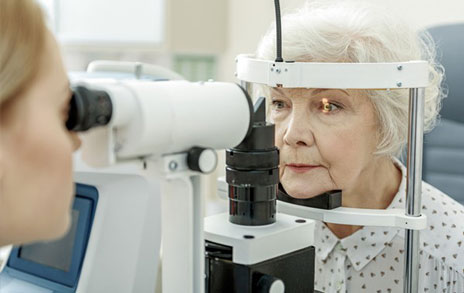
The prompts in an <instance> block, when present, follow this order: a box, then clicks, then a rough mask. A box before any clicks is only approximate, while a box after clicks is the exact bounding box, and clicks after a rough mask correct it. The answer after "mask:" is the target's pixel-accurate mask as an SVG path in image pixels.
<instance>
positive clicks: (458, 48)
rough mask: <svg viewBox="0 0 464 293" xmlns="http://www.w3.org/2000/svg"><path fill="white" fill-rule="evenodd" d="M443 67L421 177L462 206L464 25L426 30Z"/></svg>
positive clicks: (463, 167) (463, 201) (427, 135)
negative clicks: (442, 94) (442, 91)
mask: <svg viewBox="0 0 464 293" xmlns="http://www.w3.org/2000/svg"><path fill="white" fill-rule="evenodd" d="M428 31H429V32H430V34H431V35H432V37H433V39H434V41H435V43H436V45H437V53H438V61H439V62H440V63H441V64H442V65H443V66H444V68H445V81H444V86H445V87H447V88H448V91H449V92H448V97H447V98H445V99H444V100H443V107H442V110H441V112H440V114H441V119H440V122H439V123H438V125H437V127H436V128H435V129H434V130H433V131H432V132H430V133H428V134H426V135H425V136H424V161H423V178H424V180H425V181H426V182H428V183H430V184H432V185H433V186H435V187H437V188H438V189H440V190H442V191H443V192H445V193H446V194H448V195H449V196H451V197H453V198H454V199H455V200H456V201H458V202H460V203H461V204H464V23H460V24H451V25H441V26H436V27H432V28H429V29H428Z"/></svg>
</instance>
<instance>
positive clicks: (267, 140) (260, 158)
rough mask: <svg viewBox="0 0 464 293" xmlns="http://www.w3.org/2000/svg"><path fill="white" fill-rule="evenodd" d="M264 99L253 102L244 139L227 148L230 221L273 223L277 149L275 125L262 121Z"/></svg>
mask: <svg viewBox="0 0 464 293" xmlns="http://www.w3.org/2000/svg"><path fill="white" fill-rule="evenodd" d="M265 114H266V112H265V100H264V99H262V98H260V99H259V100H258V102H257V103H256V105H255V113H254V115H253V126H252V130H251V132H250V133H249V134H248V135H247V136H246V137H245V139H244V140H243V141H242V142H241V143H240V145H238V146H236V147H235V148H233V149H229V150H227V151H226V181H227V183H228V184H229V221H230V222H232V223H234V224H239V225H246V226H258V225H267V224H271V223H274V222H275V221H276V219H275V213H276V198H277V190H278V188H277V187H278V183H279V151H278V149H277V148H276V147H275V145H274V131H275V126H274V124H270V123H266V122H265Z"/></svg>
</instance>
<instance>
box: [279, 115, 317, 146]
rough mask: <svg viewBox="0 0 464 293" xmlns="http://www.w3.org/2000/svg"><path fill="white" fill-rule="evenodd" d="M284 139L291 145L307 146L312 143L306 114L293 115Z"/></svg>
mask: <svg viewBox="0 0 464 293" xmlns="http://www.w3.org/2000/svg"><path fill="white" fill-rule="evenodd" d="M284 141H285V143H286V144H288V145H290V146H293V147H301V146H308V147H309V146H312V145H313V144H314V136H313V132H312V130H311V127H310V125H309V121H308V117H307V116H305V117H299V116H293V117H292V118H291V120H290V122H289V124H288V125H287V129H286V131H285V135H284Z"/></svg>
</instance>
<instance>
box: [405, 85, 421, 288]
mask: <svg viewBox="0 0 464 293" xmlns="http://www.w3.org/2000/svg"><path fill="white" fill-rule="evenodd" d="M424 103H425V89H424V88H412V89H410V90H409V130H408V157H407V183H406V215H408V216H420V214H421V189H422V148H423V138H424ZM404 246H405V259H404V292H407V293H413V292H414V293H416V292H418V290H419V287H418V286H419V231H418V230H409V229H406V231H405V243H404Z"/></svg>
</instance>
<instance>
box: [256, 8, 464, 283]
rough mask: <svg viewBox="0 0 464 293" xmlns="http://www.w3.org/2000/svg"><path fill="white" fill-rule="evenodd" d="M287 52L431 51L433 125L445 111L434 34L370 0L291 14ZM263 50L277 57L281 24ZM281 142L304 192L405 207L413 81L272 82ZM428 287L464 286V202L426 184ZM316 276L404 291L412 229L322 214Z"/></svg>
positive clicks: (301, 56) (285, 173) (428, 122)
mask: <svg viewBox="0 0 464 293" xmlns="http://www.w3.org/2000/svg"><path fill="white" fill-rule="evenodd" d="M282 37H283V50H282V52H283V58H284V60H292V61H299V62H355V63H357V62H399V61H410V60H419V59H422V60H427V61H428V62H429V63H430V86H429V87H428V88H427V89H426V98H425V121H424V127H425V130H426V131H429V130H431V129H432V128H433V126H434V124H435V123H436V120H437V117H438V113H439V110H440V104H441V99H442V98H443V92H442V89H441V87H440V84H441V82H442V79H443V69H442V67H441V66H440V65H439V64H437V63H436V62H435V59H434V58H435V55H434V44H433V42H432V40H431V38H430V36H429V35H428V34H425V33H424V34H421V36H418V35H417V33H416V32H415V31H414V30H413V29H411V28H409V27H408V26H407V25H406V24H404V23H402V22H401V21H399V20H398V19H397V18H395V17H391V16H389V15H388V13H386V12H384V11H382V10H380V9H377V8H375V7H371V6H370V5H369V4H368V3H366V2H364V3H356V2H352V1H337V2H336V3H333V2H330V1H329V2H327V1H325V2H322V3H318V2H309V3H308V4H307V5H306V6H304V7H303V8H301V9H300V10H298V11H297V12H295V13H293V14H289V15H286V16H285V17H284V18H283V19H282ZM257 57H258V58H261V59H266V60H274V58H275V29H274V28H273V27H272V28H271V29H270V30H269V32H268V33H267V34H266V35H265V37H264V38H263V40H262V41H261V43H260V44H259V46H258V49H257ZM264 90H265V91H266V92H267V95H268V96H270V97H271V99H272V105H271V106H270V108H271V115H270V117H271V120H272V121H273V122H274V123H275V124H276V145H277V146H278V147H279V148H280V155H281V156H280V160H281V161H280V168H281V169H280V180H281V183H282V186H283V187H284V189H285V190H286V192H287V193H288V194H289V195H291V196H293V197H296V198H310V197H313V196H316V195H318V194H321V193H323V192H326V191H329V190H333V189H342V191H343V198H342V205H343V206H344V207H353V208H371V209H391V208H404V206H405V188H406V178H405V176H406V170H405V167H404V166H403V165H402V164H401V162H400V161H399V160H398V159H397V158H398V156H399V155H400V154H401V152H402V150H403V149H404V147H405V145H406V143H407V128H408V102H409V99H408V95H409V92H408V90H404V89H402V90H390V91H387V90H342V89H340V90H327V89H301V88H295V89H289V88H271V89H269V88H265V89H264ZM422 213H423V214H425V215H427V221H428V224H427V229H425V230H423V231H421V232H420V271H419V292H464V208H463V207H462V206H461V205H460V204H459V203H457V202H456V201H454V200H453V199H451V198H450V197H449V196H447V195H446V194H443V193H442V192H441V191H439V190H437V189H436V188H434V187H433V186H431V185H429V184H427V183H426V182H423V183H422ZM316 223H317V224H316V233H315V237H316V238H315V246H316V248H317V250H316V276H315V285H316V288H317V289H318V290H322V291H324V292H362V291H365V292H402V290H403V266H404V254H405V253H404V230H403V229H398V228H383V227H367V226H366V227H359V226H349V225H338V224H330V223H322V222H316Z"/></svg>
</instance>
